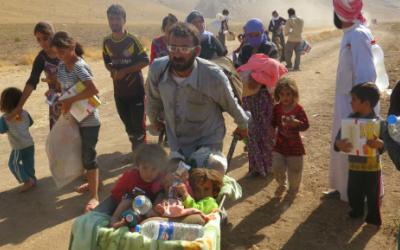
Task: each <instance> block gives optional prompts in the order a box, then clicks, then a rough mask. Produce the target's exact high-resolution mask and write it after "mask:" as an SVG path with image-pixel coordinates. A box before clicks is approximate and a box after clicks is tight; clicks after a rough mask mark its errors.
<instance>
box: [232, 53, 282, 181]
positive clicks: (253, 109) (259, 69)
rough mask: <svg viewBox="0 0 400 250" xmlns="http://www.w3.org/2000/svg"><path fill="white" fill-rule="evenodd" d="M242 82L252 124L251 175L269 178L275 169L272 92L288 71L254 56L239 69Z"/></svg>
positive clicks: (250, 132) (246, 108)
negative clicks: (273, 167) (272, 169)
mask: <svg viewBox="0 0 400 250" xmlns="http://www.w3.org/2000/svg"><path fill="white" fill-rule="evenodd" d="M238 72H239V73H240V74H241V76H242V79H243V82H244V83H245V84H244V86H243V96H244V97H243V108H244V109H245V110H248V111H250V113H251V119H250V122H249V140H248V151H249V175H250V176H263V177H265V176H266V175H267V172H269V171H270V168H271V166H272V149H273V128H272V123H271V122H272V109H273V98H272V97H271V95H270V93H269V91H272V89H273V88H274V87H275V85H276V83H277V81H278V79H279V78H281V77H282V76H283V75H284V74H286V73H287V72H288V71H287V69H286V68H285V66H284V65H283V64H281V63H279V62H278V61H277V60H275V59H272V58H269V57H268V56H266V55H264V54H255V55H253V56H252V57H251V58H250V59H249V61H248V63H247V64H245V65H243V66H241V67H239V68H238Z"/></svg>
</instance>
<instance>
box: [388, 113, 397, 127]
mask: <svg viewBox="0 0 400 250" xmlns="http://www.w3.org/2000/svg"><path fill="white" fill-rule="evenodd" d="M387 122H388V123H389V125H392V124H395V123H396V122H397V117H396V116H395V115H389V116H388V118H387Z"/></svg>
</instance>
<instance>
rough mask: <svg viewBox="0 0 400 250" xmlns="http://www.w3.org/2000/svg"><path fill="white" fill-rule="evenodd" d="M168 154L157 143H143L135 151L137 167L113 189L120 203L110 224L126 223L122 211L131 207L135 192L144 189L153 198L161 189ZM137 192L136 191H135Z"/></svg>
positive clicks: (118, 225)
mask: <svg viewBox="0 0 400 250" xmlns="http://www.w3.org/2000/svg"><path fill="white" fill-rule="evenodd" d="M166 162H167V155H166V153H165V151H164V149H163V148H162V147H161V146H159V145H157V144H141V145H140V146H139V147H138V148H137V149H136V151H135V157H134V164H135V166H136V168H134V169H132V170H128V171H126V172H125V173H124V174H123V175H122V176H121V177H120V178H119V179H118V181H117V183H116V184H115V186H114V188H113V189H112V191H111V197H112V200H113V202H114V203H118V206H117V208H116V209H115V211H114V213H113V215H112V217H111V222H110V225H111V226H112V227H114V228H118V227H121V226H124V225H126V223H124V221H123V218H122V213H123V212H124V211H125V210H127V209H129V208H130V206H131V204H132V200H133V198H134V196H135V193H133V194H132V191H134V190H137V188H139V189H140V190H142V191H144V193H145V195H146V196H147V197H149V198H150V199H151V200H153V199H154V198H155V196H156V194H157V193H158V192H160V191H161V188H162V187H161V176H162V175H163V172H164V170H165V168H166V165H167V164H166ZM134 192H135V191H134Z"/></svg>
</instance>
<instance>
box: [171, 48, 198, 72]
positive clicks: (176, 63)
mask: <svg viewBox="0 0 400 250" xmlns="http://www.w3.org/2000/svg"><path fill="white" fill-rule="evenodd" d="M195 59H196V54H195V52H193V54H192V57H191V58H189V59H188V60H186V61H185V58H183V57H171V68H172V69H173V70H175V71H176V72H182V71H186V70H188V69H190V68H191V67H192V66H193V63H194V60H195Z"/></svg>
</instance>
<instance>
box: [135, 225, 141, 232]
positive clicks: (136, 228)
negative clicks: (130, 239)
mask: <svg viewBox="0 0 400 250" xmlns="http://www.w3.org/2000/svg"><path fill="white" fill-rule="evenodd" d="M135 232H136V233H140V232H142V226H141V225H139V224H138V225H136V227H135Z"/></svg>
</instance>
